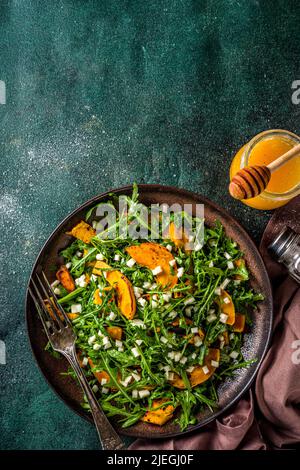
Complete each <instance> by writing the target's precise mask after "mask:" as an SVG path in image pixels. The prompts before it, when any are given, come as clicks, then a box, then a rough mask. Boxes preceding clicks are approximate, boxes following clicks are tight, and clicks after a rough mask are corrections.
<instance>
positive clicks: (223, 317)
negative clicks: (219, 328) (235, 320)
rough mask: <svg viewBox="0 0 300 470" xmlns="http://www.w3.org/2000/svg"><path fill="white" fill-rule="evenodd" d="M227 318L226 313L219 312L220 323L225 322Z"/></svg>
mask: <svg viewBox="0 0 300 470" xmlns="http://www.w3.org/2000/svg"><path fill="white" fill-rule="evenodd" d="M227 319H228V315H226V313H221V315H220V322H221V323H226V322H227Z"/></svg>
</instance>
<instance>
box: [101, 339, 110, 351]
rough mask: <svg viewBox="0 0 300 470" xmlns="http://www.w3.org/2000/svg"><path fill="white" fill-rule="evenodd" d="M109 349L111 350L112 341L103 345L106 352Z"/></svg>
mask: <svg viewBox="0 0 300 470" xmlns="http://www.w3.org/2000/svg"><path fill="white" fill-rule="evenodd" d="M109 348H111V342H110V341H108V343H106V344H104V345H103V349H105V350H106V349H109Z"/></svg>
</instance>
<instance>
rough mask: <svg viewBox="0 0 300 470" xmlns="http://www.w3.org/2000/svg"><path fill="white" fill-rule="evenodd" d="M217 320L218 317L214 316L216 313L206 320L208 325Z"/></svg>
mask: <svg viewBox="0 0 300 470" xmlns="http://www.w3.org/2000/svg"><path fill="white" fill-rule="evenodd" d="M216 319H217V316H216V315H215V314H214V313H211V314H210V315H208V317H207V318H206V320H207V322H208V323H212V322H213V321H215V320H216Z"/></svg>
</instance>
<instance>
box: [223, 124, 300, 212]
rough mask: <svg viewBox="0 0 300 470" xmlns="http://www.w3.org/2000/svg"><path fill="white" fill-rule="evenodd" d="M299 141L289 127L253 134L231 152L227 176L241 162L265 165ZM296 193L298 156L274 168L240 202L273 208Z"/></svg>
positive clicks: (298, 186) (299, 169)
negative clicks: (254, 192)
mask: <svg viewBox="0 0 300 470" xmlns="http://www.w3.org/2000/svg"><path fill="white" fill-rule="evenodd" d="M299 143H300V137H298V136H297V135H296V134H293V133H292V132H289V131H284V130H281V129H275V130H270V131H265V132H262V133H260V134H258V135H257V136H255V137H254V138H253V139H252V140H250V142H248V144H246V145H244V146H243V147H242V148H241V149H240V150H239V151H238V152H237V154H236V155H235V157H234V159H233V160H232V163H231V167H230V179H232V178H233V176H234V175H235V174H236V173H237V172H238V171H239V170H241V169H242V168H244V167H245V166H252V165H268V164H269V163H271V162H272V161H273V160H276V159H277V158H278V157H280V156H281V155H283V154H284V153H286V152H288V151H289V150H290V149H291V148H293V147H294V146H295V145H297V144H299ZM298 194H300V156H298V157H295V158H293V159H292V160H290V161H288V162H287V163H285V164H284V165H283V166H282V167H280V168H278V170H276V171H274V173H272V175H271V179H270V181H269V183H268V186H267V187H266V189H265V190H264V191H263V192H262V193H261V194H260V195H259V196H256V197H254V198H252V199H245V200H243V201H242V202H243V203H244V204H247V205H248V206H251V207H254V208H256V209H264V210H268V209H275V208H276V207H280V206H283V205H284V204H286V203H287V202H289V201H290V200H291V199H292V198H293V197H295V196H297V195H298Z"/></svg>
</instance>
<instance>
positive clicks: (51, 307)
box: [44, 297, 64, 321]
mask: <svg viewBox="0 0 300 470" xmlns="http://www.w3.org/2000/svg"><path fill="white" fill-rule="evenodd" d="M50 300H51V303H50V302H49V300H48V299H45V300H44V305H45V307H46V309H47V311H48V313H49V315H50V317H51V318H52V320H55V321H56V315H55V312H56V314H57V315H58V316H59V318H60V319H61V320H63V319H64V317H63V314H62V313H61V312H60V311H59V309H58V308H57V307H56V305H55V303H54V300H53V297H50Z"/></svg>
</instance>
